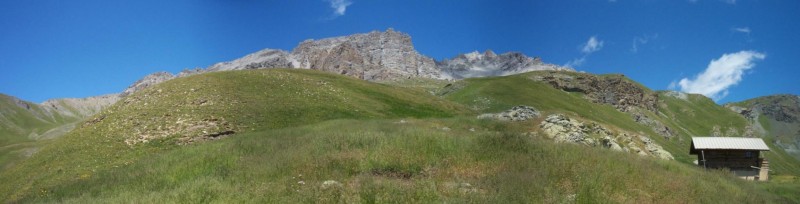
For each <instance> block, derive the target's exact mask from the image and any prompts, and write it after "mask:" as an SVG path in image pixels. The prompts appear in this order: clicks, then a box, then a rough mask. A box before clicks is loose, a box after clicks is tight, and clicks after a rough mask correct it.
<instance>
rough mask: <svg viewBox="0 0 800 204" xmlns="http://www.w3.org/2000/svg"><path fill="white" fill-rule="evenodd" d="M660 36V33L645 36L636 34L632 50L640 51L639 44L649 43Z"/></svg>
mask: <svg viewBox="0 0 800 204" xmlns="http://www.w3.org/2000/svg"><path fill="white" fill-rule="evenodd" d="M657 38H658V34H657V33H656V34H653V35H644V36H635V37H633V43H631V52H633V53H637V52H639V46H641V45H644V44H647V43H648V42H650V41H651V40H655V39H657Z"/></svg>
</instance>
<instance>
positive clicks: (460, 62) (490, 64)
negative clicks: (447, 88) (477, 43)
mask: <svg viewBox="0 0 800 204" xmlns="http://www.w3.org/2000/svg"><path fill="white" fill-rule="evenodd" d="M437 67H438V69H439V70H441V71H442V72H443V73H446V74H447V75H449V76H450V77H449V78H451V79H463V78H473V77H486V76H507V75H512V74H519V73H524V72H530V71H538V70H568V71H574V70H572V69H570V68H567V67H561V66H558V65H554V64H547V63H544V62H542V60H541V58H539V57H534V58H531V57H528V56H525V55H524V54H522V53H519V52H507V53H503V54H500V55H497V54H495V53H494V52H493V51H491V50H486V51H485V52H484V53H479V52H478V51H473V52H470V53H467V54H461V55H458V56H456V57H455V58H453V59H448V60H444V61H442V62H438V63H437Z"/></svg>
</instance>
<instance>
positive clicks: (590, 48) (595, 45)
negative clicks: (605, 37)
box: [581, 36, 603, 54]
mask: <svg viewBox="0 0 800 204" xmlns="http://www.w3.org/2000/svg"><path fill="white" fill-rule="evenodd" d="M600 49H603V41H601V40H597V37H595V36H592V37H590V38H589V41H587V42H586V44H584V45H583V49H581V52H583V53H584V54H591V53H593V52H597V51H598V50H600Z"/></svg>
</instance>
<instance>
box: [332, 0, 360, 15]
mask: <svg viewBox="0 0 800 204" xmlns="http://www.w3.org/2000/svg"><path fill="white" fill-rule="evenodd" d="M325 1H327V2H328V3H330V5H331V8H332V9H333V17H332V18H336V17H339V16H343V15H344V14H345V12H347V7H348V6H350V5H352V4H353V2H352V1H349V0H325Z"/></svg>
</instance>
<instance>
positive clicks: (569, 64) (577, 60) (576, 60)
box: [564, 56, 586, 68]
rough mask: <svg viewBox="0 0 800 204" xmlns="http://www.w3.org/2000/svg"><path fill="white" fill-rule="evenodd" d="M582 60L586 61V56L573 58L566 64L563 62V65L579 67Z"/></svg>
mask: <svg viewBox="0 0 800 204" xmlns="http://www.w3.org/2000/svg"><path fill="white" fill-rule="evenodd" d="M584 62H586V56H583V57H581V58H577V59H573V60H571V61H569V62H567V63H566V64H564V66H565V67H572V68H575V67H580V66H581V65H583V63H584Z"/></svg>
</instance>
